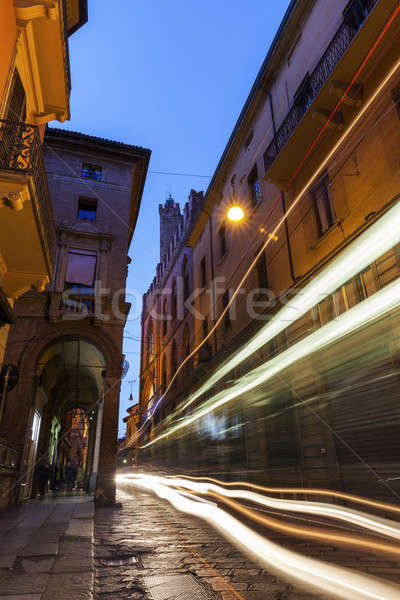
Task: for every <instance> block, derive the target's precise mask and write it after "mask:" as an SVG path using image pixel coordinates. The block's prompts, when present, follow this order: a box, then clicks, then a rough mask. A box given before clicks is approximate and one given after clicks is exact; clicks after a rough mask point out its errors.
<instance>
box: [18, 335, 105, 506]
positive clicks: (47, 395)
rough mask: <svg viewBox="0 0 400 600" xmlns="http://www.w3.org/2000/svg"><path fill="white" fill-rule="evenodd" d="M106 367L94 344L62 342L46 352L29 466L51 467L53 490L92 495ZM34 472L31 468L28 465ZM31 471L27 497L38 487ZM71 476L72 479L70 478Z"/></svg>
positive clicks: (77, 340)
mask: <svg viewBox="0 0 400 600" xmlns="http://www.w3.org/2000/svg"><path fill="white" fill-rule="evenodd" d="M105 367H106V362H105V358H104V355H103V353H102V352H101V350H100V349H99V348H98V347H97V346H96V345H95V344H93V342H91V341H89V340H87V339H85V338H82V337H79V336H76V337H75V336H69V337H61V338H59V339H56V340H55V341H54V342H52V343H51V344H50V345H49V346H48V347H47V348H45V349H44V351H43V352H42V354H41V355H40V358H39V361H38V363H37V373H36V374H37V380H38V384H39V385H38V391H37V396H38V397H39V398H40V401H37V402H36V405H38V404H39V411H37V410H36V411H35V415H36V418H37V415H38V414H40V430H39V435H38V439H37V448H36V449H35V450H34V451H33V452H32V451H31V452H30V457H31V461H32V460H33V462H34V463H36V464H38V463H39V464H40V463H41V464H46V465H47V466H48V468H49V473H50V474H49V481H50V488H51V489H53V490H65V489H69V490H71V489H80V490H85V491H93V487H94V482H93V481H92V475H93V473H97V470H98V461H99V445H100V435H101V426H102V423H101V421H102V399H103V397H104V384H105ZM30 467H31V466H30ZM32 471H33V469H32V467H31V468H28V469H27V472H28V473H29V472H30V473H31V475H30V478H29V480H27V481H26V486H25V497H26V496H27V495H28V494H31V493H32V489H34V486H35V479H34V477H33V472H32ZM71 473H72V475H71Z"/></svg>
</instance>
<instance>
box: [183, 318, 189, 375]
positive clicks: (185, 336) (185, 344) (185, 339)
mask: <svg viewBox="0 0 400 600" xmlns="http://www.w3.org/2000/svg"><path fill="white" fill-rule="evenodd" d="M189 354H190V335H189V328H188V326H187V325H185V328H184V331H183V358H184V359H186V358H187V357H188V356H189ZM190 371H191V361H190V359H189V360H188V361H187V362H186V364H185V374H186V376H189V375H190Z"/></svg>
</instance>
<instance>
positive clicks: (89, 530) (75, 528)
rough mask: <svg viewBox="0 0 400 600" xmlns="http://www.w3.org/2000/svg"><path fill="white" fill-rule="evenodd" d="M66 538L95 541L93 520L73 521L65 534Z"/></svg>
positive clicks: (80, 519)
mask: <svg viewBox="0 0 400 600" xmlns="http://www.w3.org/2000/svg"><path fill="white" fill-rule="evenodd" d="M65 537H67V538H68V537H72V538H79V539H87V540H89V541H93V518H90V519H88V518H85V519H83V518H79V519H75V518H73V519H71V520H70V522H69V525H68V527H67V530H66V532H65Z"/></svg>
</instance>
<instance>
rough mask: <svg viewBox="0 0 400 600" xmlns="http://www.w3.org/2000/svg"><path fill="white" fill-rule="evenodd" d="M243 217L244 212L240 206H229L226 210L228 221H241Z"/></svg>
mask: <svg viewBox="0 0 400 600" xmlns="http://www.w3.org/2000/svg"><path fill="white" fill-rule="evenodd" d="M243 217H244V212H243V209H242V208H241V207H240V206H231V207H230V209H229V210H228V219H229V220H230V221H241V220H242V219H243Z"/></svg>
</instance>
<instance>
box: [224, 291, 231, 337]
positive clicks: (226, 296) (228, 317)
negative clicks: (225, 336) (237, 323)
mask: <svg viewBox="0 0 400 600" xmlns="http://www.w3.org/2000/svg"><path fill="white" fill-rule="evenodd" d="M229 300H230V294H229V290H226V292H224V295H223V296H222V306H223V309H224V310H225V308H226V307H227V306H228V304H229ZM231 324H232V323H231V315H230V309H228V310H227V311H226V313H225V316H224V326H225V329H229V327H230V326H231Z"/></svg>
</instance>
